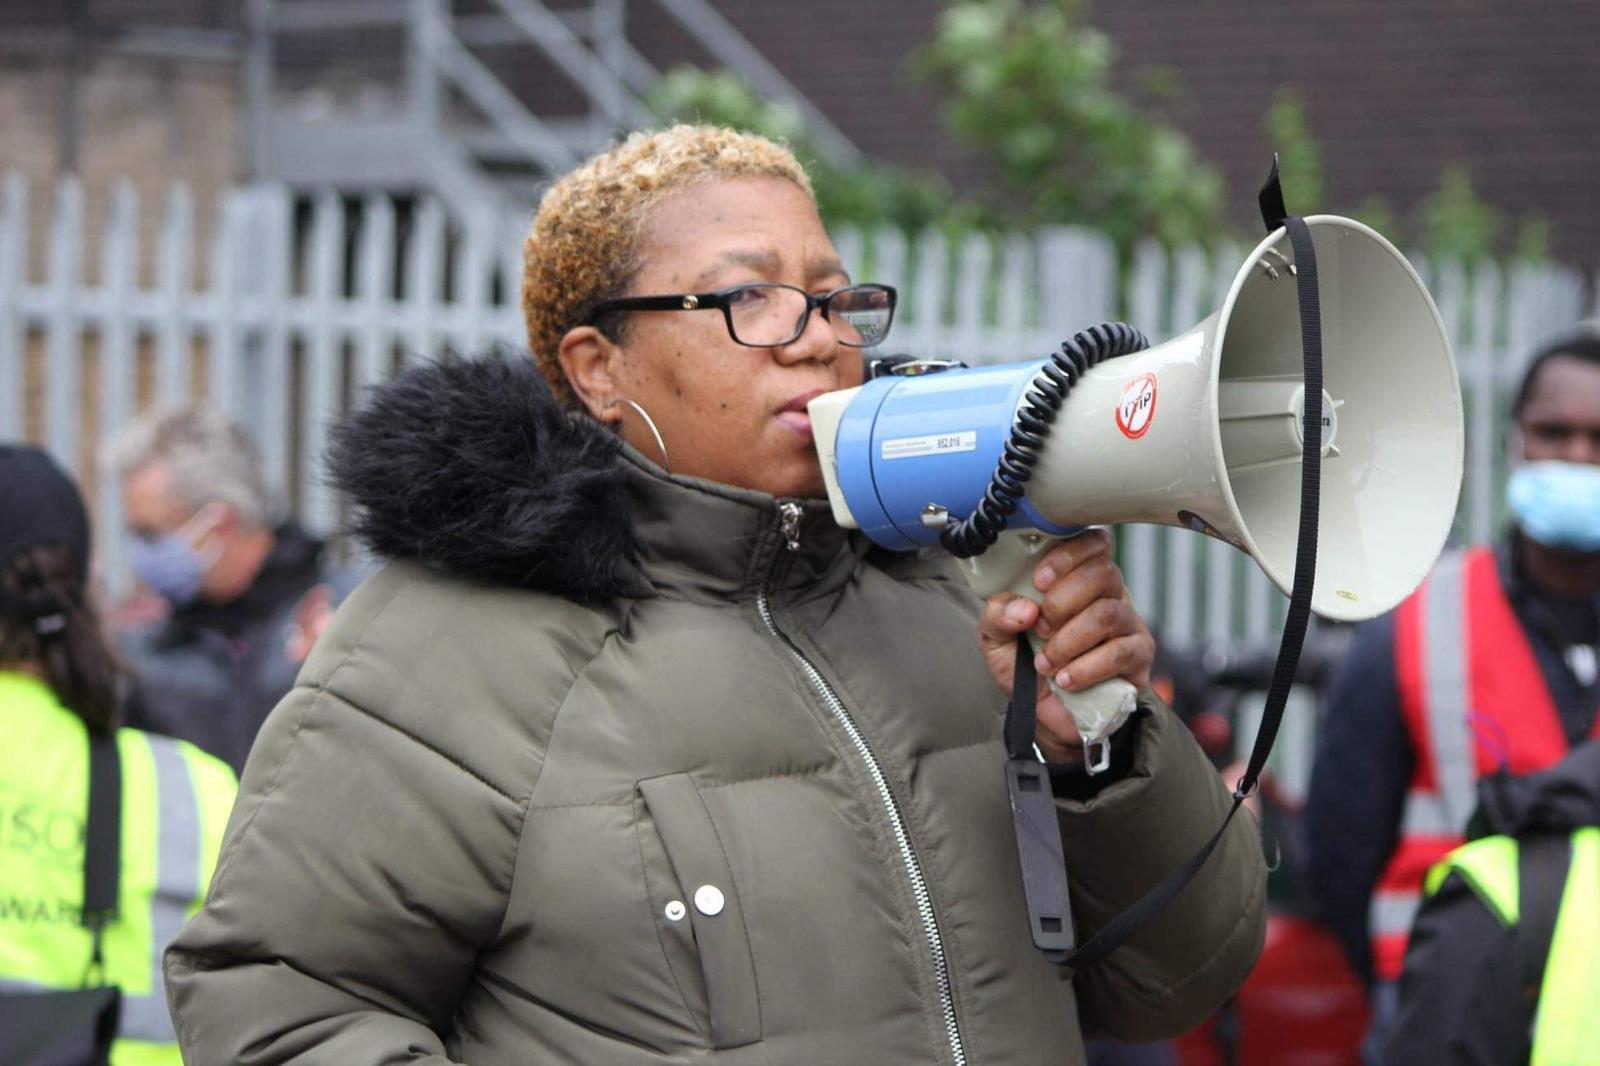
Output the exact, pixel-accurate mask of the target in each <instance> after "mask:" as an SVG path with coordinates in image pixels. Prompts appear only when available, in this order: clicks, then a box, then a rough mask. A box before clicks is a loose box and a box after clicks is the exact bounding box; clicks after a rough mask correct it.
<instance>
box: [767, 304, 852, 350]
mask: <svg viewBox="0 0 1600 1066" xmlns="http://www.w3.org/2000/svg"><path fill="white" fill-rule="evenodd" d="M839 347H840V345H839V338H838V337H837V336H836V335H835V334H834V332H833V325H832V324H831V323H829V321H828V320H827V319H825V318H823V317H822V309H821V308H812V310H811V313H810V314H809V315H807V316H806V325H805V328H804V329H802V330H801V331H800V336H798V337H796V338H795V339H794V340H792V341H790V342H789V343H788V344H785V345H783V346H782V347H781V348H777V349H775V351H776V354H777V358H778V362H780V363H785V364H788V363H803V362H806V361H808V360H811V361H816V362H822V363H831V362H833V360H835V359H837V358H838V357H839Z"/></svg>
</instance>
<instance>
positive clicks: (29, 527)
mask: <svg viewBox="0 0 1600 1066" xmlns="http://www.w3.org/2000/svg"><path fill="white" fill-rule="evenodd" d="M39 544H63V545H66V546H67V547H68V548H71V549H72V550H73V557H74V560H75V562H76V566H77V573H76V574H75V575H74V577H75V578H76V583H77V587H78V588H80V589H81V588H83V586H84V585H86V584H87V583H88V580H89V514H88V512H87V511H86V510H85V509H84V505H83V496H82V495H81V494H80V493H79V492H78V486H77V485H75V484H73V482H72V479H71V478H70V477H68V476H67V473H66V471H64V470H62V469H61V467H59V466H57V465H56V462H55V460H53V459H51V458H50V456H49V455H47V454H45V452H43V451H42V450H40V449H38V448H35V447H32V446H30V445H26V444H0V572H4V571H5V570H6V569H7V568H8V567H9V566H10V565H11V562H12V560H14V559H16V557H17V556H18V555H20V554H22V552H24V551H26V550H27V549H29V548H32V547H34V546H35V545H39ZM66 606H67V605H66V604H60V603H52V602H49V601H46V600H35V599H30V598H27V597H24V596H18V595H17V594H15V593H12V592H9V591H7V590H6V589H4V588H0V615H4V616H6V617H9V618H19V619H25V620H26V619H33V618H40V617H42V616H44V615H48V614H51V613H54V612H57V611H60V610H62V609H63V608H65V607H66Z"/></svg>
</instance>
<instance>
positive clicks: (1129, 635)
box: [1034, 597, 1155, 690]
mask: <svg viewBox="0 0 1600 1066" xmlns="http://www.w3.org/2000/svg"><path fill="white" fill-rule="evenodd" d="M1154 660H1155V640H1154V639H1153V638H1152V637H1151V636H1150V631H1149V630H1148V629H1147V628H1146V627H1145V624H1144V619H1142V618H1140V617H1139V612H1138V611H1136V610H1134V607H1133V604H1131V603H1129V602H1128V601H1127V599H1126V598H1117V599H1111V598H1109V597H1102V598H1100V599H1097V600H1095V601H1093V602H1092V603H1090V604H1089V605H1088V606H1087V607H1085V608H1084V609H1083V610H1081V611H1079V612H1078V613H1077V614H1075V615H1073V616H1072V617H1071V618H1069V619H1068V620H1067V621H1066V623H1065V624H1064V625H1062V627H1061V628H1060V629H1059V630H1056V631H1055V632H1054V634H1053V635H1052V636H1051V637H1050V639H1049V640H1048V641H1046V642H1045V645H1044V648H1043V649H1042V650H1041V652H1040V654H1039V656H1038V657H1037V658H1036V659H1035V660H1034V662H1035V665H1036V666H1037V667H1038V669H1039V671H1040V672H1041V673H1045V674H1049V675H1052V676H1055V677H1056V681H1057V684H1062V687H1064V688H1067V689H1069V690H1072V689H1080V688H1083V687H1085V686H1087V685H1092V684H1094V683H1095V682H1096V681H1104V680H1105V679H1106V678H1109V677H1126V678H1128V680H1130V681H1132V682H1133V683H1134V684H1136V685H1141V686H1142V685H1147V684H1149V683H1150V666H1151V664H1152V663H1153V662H1154ZM1062 671H1065V672H1066V674H1067V680H1066V681H1065V683H1063V682H1062V681H1061V679H1060V677H1059V675H1060V673H1061V672H1062Z"/></svg>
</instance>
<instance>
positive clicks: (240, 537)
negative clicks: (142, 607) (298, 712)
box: [110, 407, 356, 771]
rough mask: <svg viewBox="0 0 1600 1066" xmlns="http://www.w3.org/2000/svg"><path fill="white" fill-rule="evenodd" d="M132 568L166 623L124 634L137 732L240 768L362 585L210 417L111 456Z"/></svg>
mask: <svg viewBox="0 0 1600 1066" xmlns="http://www.w3.org/2000/svg"><path fill="white" fill-rule="evenodd" d="M110 460H111V464H110V465H111V467H112V470H113V473H114V474H115V476H116V477H117V478H118V481H119V483H120V486H121V489H122V502H123V512H124V520H125V525H126V527H127V532H128V534H129V546H128V547H129V558H130V561H131V562H132V565H133V570H134V574H135V576H136V577H137V578H138V579H139V583H140V584H141V585H142V586H143V587H144V588H145V589H146V590H147V591H149V592H150V593H152V594H154V595H155V596H156V597H159V599H160V600H161V601H163V603H164V604H165V614H164V617H162V618H160V619H159V620H158V621H156V622H154V623H152V624H148V625H145V626H142V627H140V628H137V629H135V630H133V631H132V632H130V633H128V634H126V636H125V639H124V642H123V647H124V652H125V653H126V654H127V656H128V658H129V659H130V660H131V661H132V663H133V665H134V667H135V669H136V672H137V675H138V680H137V685H136V690H135V693H134V696H133V698H132V700H131V703H130V707H129V711H128V715H129V719H130V721H131V722H132V724H134V725H137V726H139V727H140V728H144V729H148V730H151V731H153V732H158V733H165V734H167V735H169V736H175V737H180V738H182V739H184V740H188V741H191V742H193V743H194V744H196V745H198V746H199V747H201V748H203V749H204V750H206V751H208V752H210V753H212V754H214V755H216V756H218V757H220V758H222V759H224V760H226V761H227V762H228V763H230V764H231V765H232V766H233V767H234V769H235V770H236V771H237V770H240V769H242V768H243V766H244V761H245V757H246V756H247V755H248V754H249V752H250V747H251V744H252V743H253V742H254V740H255V735H256V732H257V731H258V730H259V729H260V727H261V723H262V721H263V720H264V719H265V718H266V715H267V712H268V711H270V710H271V709H272V707H273V705H274V704H276V703H277V701H278V700H279V699H281V698H282V697H283V695H284V693H286V692H288V690H289V688H290V686H291V685H292V684H293V683H294V678H295V674H296V673H297V672H298V671H299V667H300V663H301V662H302V661H303V660H304V659H305V656H306V654H307V652H308V651H309V650H310V647H311V644H312V643H313V642H314V641H315V639H316V636H317V634H318V633H320V631H321V629H322V627H323V626H325V625H326V624H327V621H328V619H329V618H330V617H331V615H332V610H333V605H334V603H335V601H336V600H337V599H338V598H340V596H341V594H342V593H343V592H344V591H348V589H350V588H352V587H354V585H355V581H356V575H354V574H350V573H346V572H343V571H340V570H336V569H334V568H333V567H332V566H331V565H330V561H329V559H328V558H327V552H326V551H325V545H324V543H323V541H321V540H320V539H318V538H316V537H313V536H311V535H310V534H308V533H307V532H306V531H305V530H303V529H302V528H301V527H300V526H299V525H297V524H296V523H295V522H293V521H292V520H288V519H285V518H283V517H282V516H281V514H280V508H279V506H278V503H277V500H276V498H275V496H274V494H273V493H272V491H271V490H270V488H269V487H268V485H267V483H266V478H265V474H264V471H263V466H262V462H261V459H260V456H259V454H258V452H257V451H256V448H255V445H254V444H253V442H252V441H251V440H250V438H249V436H248V435H247V434H246V433H245V432H244V431H243V430H242V429H241V428H240V427H238V426H237V425H235V424H233V423H232V422H229V421H228V420H227V419H225V418H223V417H222V416H221V415H220V414H218V413H216V412H214V411H210V410H208V409H205V408H201V407H191V408H185V409H182V410H178V411H174V412H170V413H157V414H154V415H151V416H148V417H146V418H145V419H143V420H141V421H139V422H137V423H135V424H134V425H133V426H132V427H130V429H129V430H128V431H127V432H126V433H125V434H123V435H122V436H121V437H120V438H119V439H118V440H117V441H116V442H115V443H114V444H113V446H112V448H111V451H110Z"/></svg>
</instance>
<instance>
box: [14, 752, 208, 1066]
mask: <svg viewBox="0 0 1600 1066" xmlns="http://www.w3.org/2000/svg"><path fill="white" fill-rule="evenodd" d="M124 735H127V734H126V732H125V733H124ZM133 735H135V736H139V737H141V738H142V739H143V740H144V741H145V743H146V744H147V745H148V747H149V749H150V755H151V761H152V763H153V765H154V767H155V778H156V813H157V830H156V833H157V847H156V881H155V890H154V891H153V892H152V894H151V898H150V909H149V912H148V914H147V915H139V916H137V917H136V916H135V915H133V914H130V913H128V912H127V911H126V910H124V911H123V913H122V914H121V916H120V917H119V918H118V921H119V922H135V921H148V923H149V929H150V943H151V948H152V950H151V957H150V959H149V960H148V965H149V966H150V971H151V974H150V991H149V992H148V994H146V995H130V994H129V993H128V991H127V989H126V987H124V988H123V997H122V1013H121V1020H120V1023H119V1025H118V1038H119V1039H127V1040H136V1041H143V1042H147V1043H155V1044H171V1045H175V1044H176V1041H177V1034H176V1033H175V1032H174V1030H173V1026H172V1015H171V1013H170V1012H169V1011H168V1010H167V997H166V987H165V982H164V981H163V979H162V974H161V956H162V953H163V952H164V951H165V950H166V946H167V945H168V944H170V943H171V942H172V940H173V938H174V937H176V936H177V935H178V932H179V930H181V929H182V928H183V924H184V922H185V921H187V920H188V915H189V909H190V907H191V906H192V905H193V904H194V903H195V902H197V901H198V900H199V898H200V897H201V895H202V894H203V891H204V887H205V886H204V885H203V884H202V883H201V880H200V875H201V824H200V808H199V801H198V799H197V796H196V787H195V781H194V777H193V775H192V774H191V773H190V770H189V762H188V759H187V758H185V756H184V753H183V750H182V748H181V747H180V746H179V744H178V742H177V741H175V740H171V739H169V738H167V737H162V736H152V735H150V734H148V733H135V734H133ZM125 780H126V779H125ZM125 787H126V786H125ZM124 806H128V804H127V803H126V802H125V804H124ZM124 895H125V893H124ZM107 979H108V981H109V982H110V983H112V984H116V983H118V982H117V975H116V974H115V973H108V974H107ZM59 990H60V988H59V986H58V985H49V984H44V983H41V982H35V981H28V980H25V979H21V978H15V977H12V978H0V991H5V992H54V991H59ZM174 1050H175V1049H174ZM112 1059H113V1061H115V1060H116V1056H115V1055H113V1056H112Z"/></svg>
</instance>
